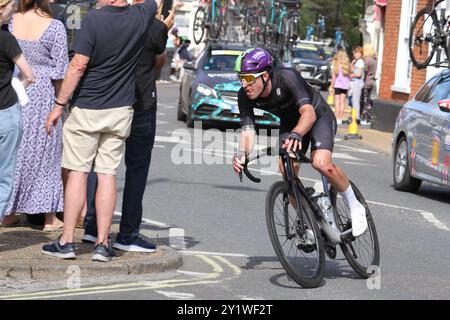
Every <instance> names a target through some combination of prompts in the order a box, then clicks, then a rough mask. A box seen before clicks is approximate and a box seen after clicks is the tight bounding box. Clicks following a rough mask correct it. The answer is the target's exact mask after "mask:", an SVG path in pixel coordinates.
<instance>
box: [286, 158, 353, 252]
mask: <svg viewBox="0 0 450 320" xmlns="http://www.w3.org/2000/svg"><path fill="white" fill-rule="evenodd" d="M299 153H300V152H296V153H295V155H296V158H297V160H298V161H299V162H303V163H311V161H310V160H309V159H308V158H306V157H305V156H304V155H299ZM280 155H281V161H282V163H283V167H284V170H285V175H286V181H287V182H288V184H289V191H293V193H294V195H295V199H296V204H297V210H298V208H300V207H301V204H300V198H301V197H302V196H303V197H304V198H305V200H306V201H307V202H308V204H309V206H310V208H311V209H312V211H313V213H314V216H315V218H316V219H317V222H318V223H319V226H320V228H321V230H323V232H324V233H325V235H326V237H327V239H328V240H329V241H330V242H331V243H332V244H340V243H342V242H343V241H345V240H347V239H349V238H351V237H352V229H349V230H347V231H345V232H342V233H341V232H340V231H339V230H337V229H335V228H334V227H332V226H331V225H330V224H329V223H328V222H327V219H326V218H325V216H324V213H323V212H322V210H321V209H320V208H319V206H318V205H317V203H316V202H315V201H313V200H312V199H311V197H310V196H307V194H308V192H307V190H306V188H305V186H304V185H303V183H302V182H301V181H300V179H299V178H298V176H297V175H296V174H295V170H294V164H293V162H294V159H292V158H291V157H290V156H289V154H288V153H287V151H285V150H281V152H280ZM322 184H323V190H324V193H325V194H326V195H327V196H328V197H329V196H330V191H329V189H328V179H327V178H326V177H325V176H323V175H322ZM297 216H298V218H299V219H300V226H299V227H300V228H301V232H302V234H303V233H304V232H305V229H304V228H305V224H304V223H303V221H301V219H302V217H301V215H299V214H298V213H297ZM285 219H286V218H285Z"/></svg>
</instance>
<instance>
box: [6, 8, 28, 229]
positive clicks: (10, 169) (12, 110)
mask: <svg viewBox="0 0 450 320" xmlns="http://www.w3.org/2000/svg"><path fill="white" fill-rule="evenodd" d="M15 11H16V2H15V1H14V0H0V25H3V24H7V23H8V22H9V21H10V19H11V16H12V15H13V13H14V12H15ZM14 64H16V65H17V66H18V67H19V69H20V71H21V73H22V76H21V80H22V83H23V85H24V86H25V87H27V86H28V85H30V84H31V83H33V82H34V75H33V72H32V70H31V68H30V66H29V65H28V63H27V61H26V59H25V56H24V55H23V54H22V50H21V49H20V46H19V44H18V43H17V40H16V39H15V38H14V36H12V35H11V34H10V33H9V32H7V31H4V30H0V218H2V217H3V214H4V213H5V210H6V209H7V206H8V204H9V200H10V197H11V192H12V190H13V185H14V171H15V167H16V159H17V152H18V149H19V144H20V140H21V137H22V121H21V113H22V111H21V106H20V105H19V102H18V98H17V94H16V93H15V91H14V89H13V87H12V84H11V80H12V76H13V72H14ZM10 224H14V223H10Z"/></svg>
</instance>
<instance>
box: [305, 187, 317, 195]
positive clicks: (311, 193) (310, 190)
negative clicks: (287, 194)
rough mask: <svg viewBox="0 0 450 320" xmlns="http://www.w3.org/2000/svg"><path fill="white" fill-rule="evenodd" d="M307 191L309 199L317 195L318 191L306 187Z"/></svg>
mask: <svg viewBox="0 0 450 320" xmlns="http://www.w3.org/2000/svg"><path fill="white" fill-rule="evenodd" d="M305 190H306V193H307V194H308V196H309V197H310V196H312V195H313V194H314V193H316V189H314V188H313V187H306V189H305Z"/></svg>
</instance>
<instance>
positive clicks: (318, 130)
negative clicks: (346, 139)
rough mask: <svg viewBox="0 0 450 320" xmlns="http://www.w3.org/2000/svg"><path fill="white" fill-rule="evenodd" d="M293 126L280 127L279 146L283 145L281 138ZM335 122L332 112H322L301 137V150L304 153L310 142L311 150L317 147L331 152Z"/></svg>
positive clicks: (287, 133)
mask: <svg viewBox="0 0 450 320" xmlns="http://www.w3.org/2000/svg"><path fill="white" fill-rule="evenodd" d="M294 128H295V126H292V127H284V126H281V127H280V135H279V140H278V143H279V147H280V149H281V147H282V146H283V140H284V139H285V138H286V137H287V136H288V135H289V133H290V132H291V131H292V130H293V129H294ZM336 131H337V123H336V117H335V116H334V113H333V112H332V111H331V110H330V111H329V112H325V113H323V114H322V115H321V116H320V118H319V119H317V120H316V122H315V123H314V125H313V127H312V128H311V130H310V131H309V132H308V133H307V134H306V135H305V136H303V138H302V152H303V153H306V152H307V151H308V148H309V144H310V143H311V151H315V150H318V149H326V150H330V151H331V152H333V147H334V138H335V136H336Z"/></svg>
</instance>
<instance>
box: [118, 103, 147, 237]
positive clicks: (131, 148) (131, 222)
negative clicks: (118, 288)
mask: <svg viewBox="0 0 450 320" xmlns="http://www.w3.org/2000/svg"><path fill="white" fill-rule="evenodd" d="M155 130H156V111H141V112H135V113H134V116H133V122H132V125H131V133H130V136H129V137H128V139H127V140H126V142H125V145H126V148H125V165H126V174H125V188H124V192H123V201H122V218H121V219H120V234H121V237H122V239H125V240H126V241H132V240H133V239H135V238H137V237H138V236H139V228H140V224H141V221H142V199H143V196H144V192H145V187H146V184H147V177H148V172H149V167H150V161H151V156H152V149H153V144H154V141H155Z"/></svg>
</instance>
